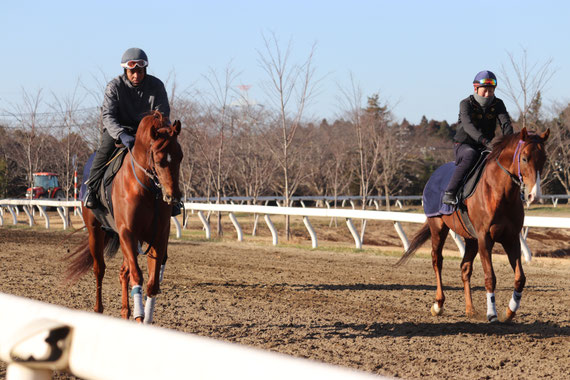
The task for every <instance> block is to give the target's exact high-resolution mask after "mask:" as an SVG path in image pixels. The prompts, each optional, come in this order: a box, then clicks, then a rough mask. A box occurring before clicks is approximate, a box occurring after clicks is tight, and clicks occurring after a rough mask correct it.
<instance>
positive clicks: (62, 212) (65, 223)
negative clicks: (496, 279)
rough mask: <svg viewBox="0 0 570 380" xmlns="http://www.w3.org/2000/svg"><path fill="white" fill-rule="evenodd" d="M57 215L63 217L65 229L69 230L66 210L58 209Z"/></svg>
mask: <svg viewBox="0 0 570 380" xmlns="http://www.w3.org/2000/svg"><path fill="white" fill-rule="evenodd" d="M57 213H58V214H59V216H60V217H61V220H63V229H64V230H67V217H66V215H65V210H64V209H63V207H58V208H57Z"/></svg>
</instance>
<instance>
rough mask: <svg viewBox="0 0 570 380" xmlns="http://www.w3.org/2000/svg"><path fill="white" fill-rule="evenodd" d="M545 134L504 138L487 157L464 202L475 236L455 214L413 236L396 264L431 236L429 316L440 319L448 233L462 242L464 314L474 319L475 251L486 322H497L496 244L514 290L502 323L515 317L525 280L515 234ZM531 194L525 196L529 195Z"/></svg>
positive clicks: (534, 183) (533, 191) (433, 220)
mask: <svg viewBox="0 0 570 380" xmlns="http://www.w3.org/2000/svg"><path fill="white" fill-rule="evenodd" d="M549 134H550V130H546V132H544V133H542V134H540V135H539V134H534V133H528V132H527V130H526V128H523V129H522V131H521V132H520V133H516V134H512V135H508V136H503V137H501V138H500V139H499V140H498V141H497V142H496V143H495V144H494V148H493V150H492V152H491V153H490V154H489V156H488V157H487V163H486V167H485V169H484V172H483V174H482V177H481V179H480V182H479V184H478V185H477V188H476V189H475V192H474V193H473V195H472V196H471V197H469V198H467V199H466V200H465V201H464V203H465V205H466V206H467V212H468V215H469V219H470V220H471V222H472V224H473V227H474V229H475V231H476V235H477V236H471V235H470V234H469V232H468V231H467V230H466V229H465V228H464V226H463V223H462V222H461V221H460V219H459V215H458V211H457V210H456V211H455V212H453V213H452V214H450V215H440V216H435V217H429V218H428V220H427V222H426V223H425V224H424V225H423V227H422V228H421V230H420V231H419V232H418V233H417V234H416V235H415V236H414V238H413V239H412V242H411V243H410V247H409V248H408V250H406V252H405V253H404V255H403V256H402V258H401V259H400V260H399V261H398V263H397V264H396V265H400V264H402V263H404V262H406V261H407V260H408V259H409V258H410V257H411V256H412V255H413V254H414V252H415V251H416V250H417V249H418V248H419V247H420V246H421V245H422V244H423V243H424V242H425V241H427V240H428V239H429V238H430V237H431V245H432V252H431V255H432V264H433V269H434V271H435V277H436V282H437V291H436V296H435V301H436V302H435V303H434V304H433V306H432V308H431V313H432V314H433V315H434V316H435V315H441V313H442V312H443V303H444V301H445V296H444V295H443V289H442V275H441V272H442V266H443V256H442V250H443V245H444V243H445V239H446V237H447V234H448V232H449V229H451V230H453V231H454V232H455V233H457V234H458V235H460V236H462V237H464V238H465V254H464V256H463V260H462V261H461V277H462V280H463V287H464V292H465V312H466V314H467V316H469V317H471V316H473V315H475V312H474V309H473V303H472V299H471V284H470V281H471V273H472V272H473V260H474V259H475V256H476V255H477V252H478V251H479V252H480V255H481V263H482V265H483V271H484V273H485V289H486V291H487V320H488V321H490V322H496V321H498V317H497V311H496V307H495V285H496V282H497V280H496V277H495V272H494V271H493V263H492V258H491V251H492V249H493V245H494V244H495V243H496V242H498V243H501V245H502V246H503V248H504V249H505V251H506V253H507V256H508V258H509V263H510V264H511V267H512V268H513V271H514V273H515V284H514V285H515V286H514V292H513V295H512V298H511V300H510V302H509V306H508V307H507V310H506V318H505V319H506V321H510V320H512V319H513V318H514V316H515V313H516V311H517V310H518V308H519V307H520V300H521V296H522V291H523V288H524V285H525V281H526V277H525V275H524V271H523V268H522V265H521V244H520V240H519V234H520V232H521V229H522V227H523V221H524V206H523V200H524V201H525V202H527V204H530V203H532V202H533V201H534V200H535V199H536V197H537V195H538V194H539V189H540V172H541V171H542V167H543V166H544V163H545V161H546V153H545V149H544V142H545V141H546V140H547V139H548V135H549ZM528 189H530V191H529V190H528Z"/></svg>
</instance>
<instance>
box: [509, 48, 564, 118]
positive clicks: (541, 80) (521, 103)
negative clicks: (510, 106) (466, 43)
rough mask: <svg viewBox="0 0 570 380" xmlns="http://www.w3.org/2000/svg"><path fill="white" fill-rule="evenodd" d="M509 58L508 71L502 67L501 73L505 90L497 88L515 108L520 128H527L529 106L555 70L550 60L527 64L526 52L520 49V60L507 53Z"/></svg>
mask: <svg viewBox="0 0 570 380" xmlns="http://www.w3.org/2000/svg"><path fill="white" fill-rule="evenodd" d="M507 55H508V56H509V63H510V70H512V74H510V75H509V71H510V70H508V69H507V68H506V67H505V66H504V65H502V66H501V72H502V74H503V76H504V81H505V89H503V88H502V87H499V91H501V92H502V93H504V94H505V95H506V96H507V98H509V99H510V100H511V101H512V102H513V103H514V104H515V105H516V107H517V110H518V111H519V119H520V122H521V128H525V127H528V125H527V119H528V116H529V112H530V110H531V104H532V103H533V102H534V101H536V99H537V97H538V96H539V94H540V93H541V92H542V90H543V89H544V88H545V87H546V85H547V84H548V82H549V81H550V80H551V79H552V77H553V76H554V74H555V73H556V70H555V69H553V68H552V62H553V60H552V58H549V59H547V60H546V61H544V62H543V63H539V62H535V63H529V62H528V52H527V50H526V49H525V48H522V54H521V57H520V58H517V57H515V55H514V54H513V53H512V52H507Z"/></svg>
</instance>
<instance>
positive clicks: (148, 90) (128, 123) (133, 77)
mask: <svg viewBox="0 0 570 380" xmlns="http://www.w3.org/2000/svg"><path fill="white" fill-rule="evenodd" d="M147 66H148V58H147V55H146V53H145V52H144V51H143V50H141V49H138V48H130V49H127V51H125V53H124V54H123V57H122V59H121V67H123V68H124V72H123V74H122V75H120V76H118V77H116V78H114V79H113V80H112V81H110V82H109V83H108V84H107V88H106V89H105V98H104V100H103V110H102V113H103V135H102V137H101V145H100V146H99V149H97V152H96V154H95V157H94V159H93V165H92V167H91V172H90V174H89V179H88V180H87V196H86V197H85V207H87V208H91V209H93V208H97V207H99V199H98V198H97V191H98V189H99V186H100V185H101V180H102V178H103V174H104V172H105V170H104V167H105V164H106V163H107V161H109V159H110V158H111V155H112V154H113V151H114V150H115V144H120V143H122V144H123V145H125V146H126V147H127V148H129V149H131V148H132V147H133V145H134V143H135V135H136V132H137V128H138V125H139V123H140V121H141V120H142V118H143V117H144V116H145V115H147V114H148V113H149V112H150V111H152V110H159V111H160V112H162V113H163V114H164V116H166V117H169V116H170V106H169V104H168V96H167V94H166V89H165V87H164V84H163V83H162V82H161V81H160V79H158V78H156V77H154V76H152V75H148V74H147V73H146V68H147Z"/></svg>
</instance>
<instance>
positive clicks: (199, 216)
mask: <svg viewBox="0 0 570 380" xmlns="http://www.w3.org/2000/svg"><path fill="white" fill-rule="evenodd" d="M198 218H200V220H201V221H202V224H203V225H204V230H205V231H206V239H208V240H210V236H211V234H210V223H208V220H207V219H206V217H205V216H204V213H203V212H202V211H198Z"/></svg>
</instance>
